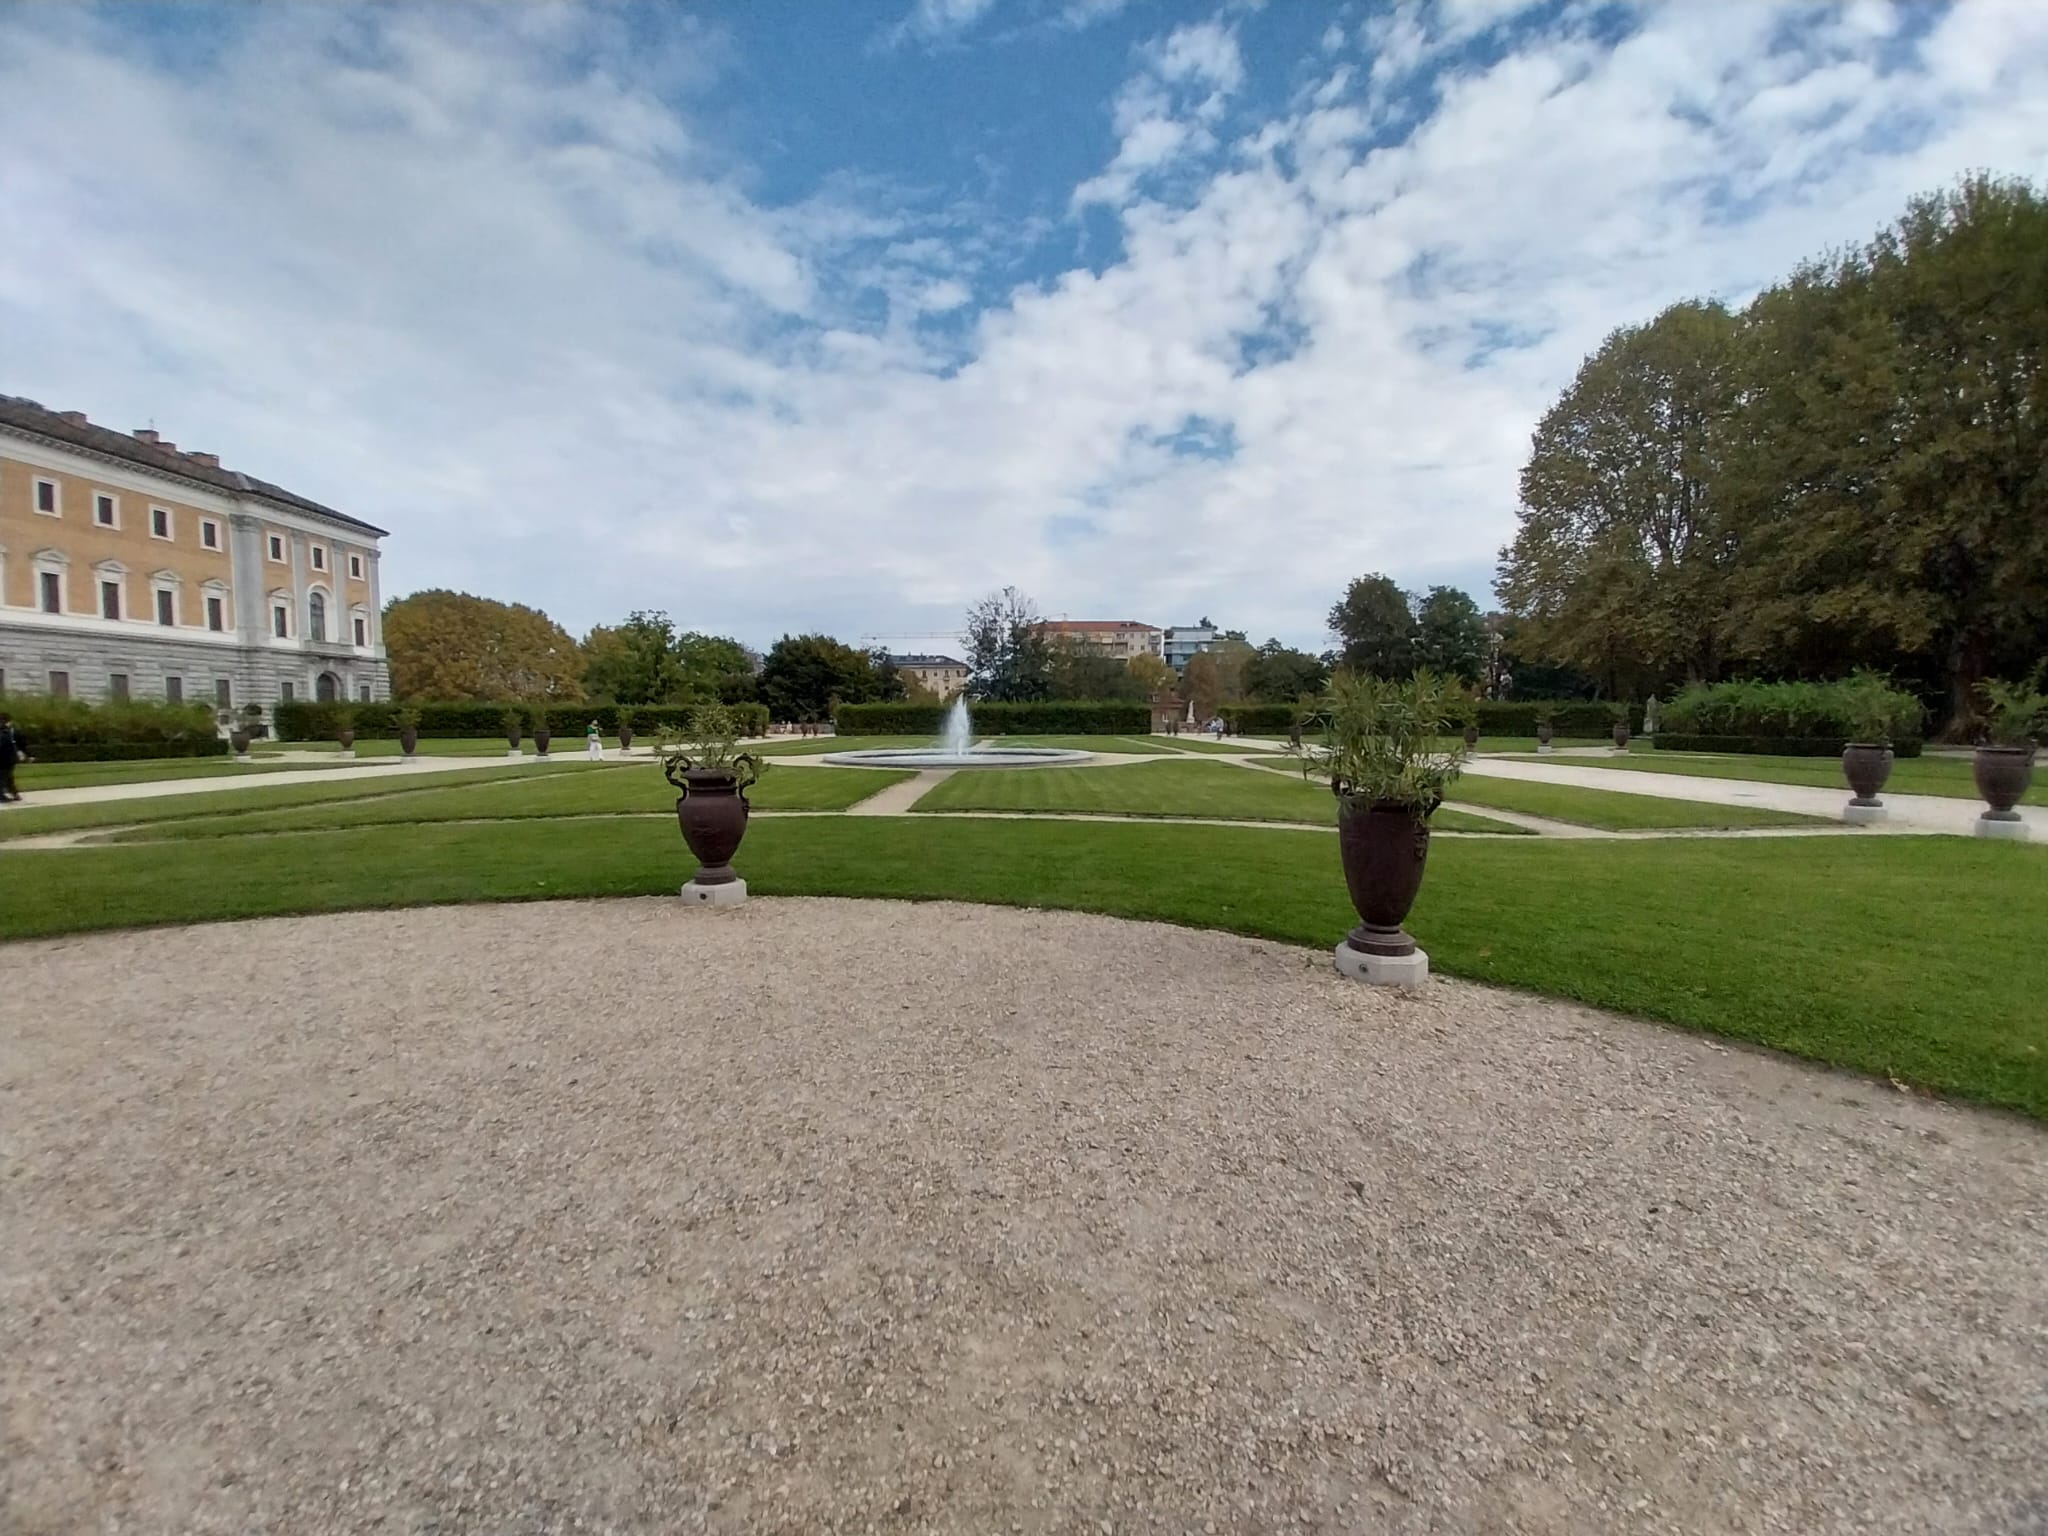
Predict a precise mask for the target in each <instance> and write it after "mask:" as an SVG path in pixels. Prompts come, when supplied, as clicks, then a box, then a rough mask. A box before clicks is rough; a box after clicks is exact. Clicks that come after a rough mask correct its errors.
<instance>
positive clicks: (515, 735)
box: [505, 731, 519, 752]
mask: <svg viewBox="0 0 2048 1536" xmlns="http://www.w3.org/2000/svg"><path fill="white" fill-rule="evenodd" d="M505 745H506V746H508V747H510V748H511V749H512V750H513V751H514V752H517V751H518V750H519V732H517V731H507V732H506V733H505Z"/></svg>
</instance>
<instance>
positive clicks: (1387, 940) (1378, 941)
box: [1331, 781, 1436, 969]
mask: <svg viewBox="0 0 2048 1536" xmlns="http://www.w3.org/2000/svg"><path fill="white" fill-rule="evenodd" d="M1331 788H1332V789H1333V790H1334V791H1335V792H1336V795H1337V851H1338V856H1339V857H1340V858H1341V859H1342V860H1343V862H1344V884H1345V887H1346V888H1347V889H1348V890H1349V891H1350V892H1351V905H1352V906H1353V908H1355V909H1356V910H1357V912H1358V926H1357V927H1356V928H1354V929H1352V930H1351V932H1350V933H1349V934H1347V935H1345V938H1344V947H1345V948H1347V949H1349V950H1352V951H1355V952H1356V953H1357V954H1359V955H1361V956H1366V957H1369V958H1370V959H1373V960H1382V961H1384V960H1402V959H1406V958H1408V957H1411V956H1413V955H1415V953H1416V948H1415V940H1414V938H1413V937H1412V936H1410V934H1409V933H1408V930H1407V929H1405V928H1403V927H1402V926H1401V925H1402V924H1403V923H1404V922H1406V921H1407V919H1408V913H1409V910H1410V909H1411V908H1413V907H1414V905H1415V898H1416V895H1417V894H1418V893H1419V892H1420V891H1421V890H1422V874H1423V869H1424V867H1425V865H1426V864H1427V863H1428V860H1429V815H1430V812H1431V811H1434V810H1435V809H1436V807H1435V806H1433V805H1432V806H1429V807H1427V808H1424V807H1422V806H1416V805H1403V804H1400V803H1398V802H1396V801H1391V800H1378V801H1369V800H1367V799H1365V797H1364V796H1362V795H1355V794H1352V793H1350V792H1349V786H1347V785H1345V784H1344V783H1343V782H1342V781H1336V782H1333V783H1332V785H1331ZM1423 963H1424V964H1426V963H1427V962H1426V961H1425V962H1423ZM1365 968H1366V969H1370V967H1365Z"/></svg>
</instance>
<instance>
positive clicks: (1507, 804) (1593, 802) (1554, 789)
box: [1451, 773, 1829, 832]
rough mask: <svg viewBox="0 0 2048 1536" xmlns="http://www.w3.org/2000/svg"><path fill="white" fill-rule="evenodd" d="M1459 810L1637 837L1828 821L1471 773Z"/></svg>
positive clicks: (1458, 791)
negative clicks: (1648, 832)
mask: <svg viewBox="0 0 2048 1536" xmlns="http://www.w3.org/2000/svg"><path fill="white" fill-rule="evenodd" d="M1451 800H1452V802H1453V803H1454V804H1457V805H1476V806H1479V807H1481V808H1482V809H1484V808H1487V807H1491V808H1492V809H1494V810H1498V811H1520V812H1522V813H1523V814H1524V815H1525V816H1547V817H1549V818H1550V819H1551V820H1552V821H1568V822H1570V823H1572V824H1573V825H1574V826H1580V827H1598V828H1600V829H1601V830H1603V831H1608V832H1633V831H1638V830H1645V829H1649V828H1655V827H1702V828H1711V829H1719V828H1727V827H1796V826H1808V827H1819V826H1827V825H1828V824H1829V822H1828V818H1826V817H1824V816H1801V815H1799V814H1798V813H1797V812H1794V811H1773V810H1767V809H1765V808H1763V807H1761V806H1751V805H1713V804H1709V803H1707V802H1706V801H1701V800H1663V799H1659V798H1658V797H1657V796H1655V795H1628V794H1620V793H1616V792H1612V791H1608V790H1601V789H1580V788H1577V787H1576V786H1573V785H1568V784H1532V783H1529V782H1527V781H1524V780H1521V779H1494V778H1487V777H1486V776H1484V775H1482V774H1476V773H1468V774H1466V775H1465V776H1464V777H1462V778H1461V779H1459V780H1458V782H1457V783H1455V784H1453V785H1452V786H1451Z"/></svg>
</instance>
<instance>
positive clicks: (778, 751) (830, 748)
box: [745, 736, 932, 757]
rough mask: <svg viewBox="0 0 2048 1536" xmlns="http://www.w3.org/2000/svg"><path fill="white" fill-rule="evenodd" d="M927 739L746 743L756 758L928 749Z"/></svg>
mask: <svg viewBox="0 0 2048 1536" xmlns="http://www.w3.org/2000/svg"><path fill="white" fill-rule="evenodd" d="M931 745H932V738H931V737H929V736H778V737H776V738H775V739H774V740H773V741H765V742H749V743H748V744H747V746H746V748H745V750H746V751H749V752H751V753H753V754H754V755H755V756H756V757H807V756H810V755H812V754H814V753H818V752H857V751H860V750H862V749H863V748H867V747H929V746H931Z"/></svg>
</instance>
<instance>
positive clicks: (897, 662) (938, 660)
mask: <svg viewBox="0 0 2048 1536" xmlns="http://www.w3.org/2000/svg"><path fill="white" fill-rule="evenodd" d="M889 665H891V666H892V667H897V668H902V667H958V668H959V669H960V670H961V671H962V672H965V671H966V670H967V663H966V662H964V661H956V660H955V659H954V658H953V657H951V656H891V657H890V658H889Z"/></svg>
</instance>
